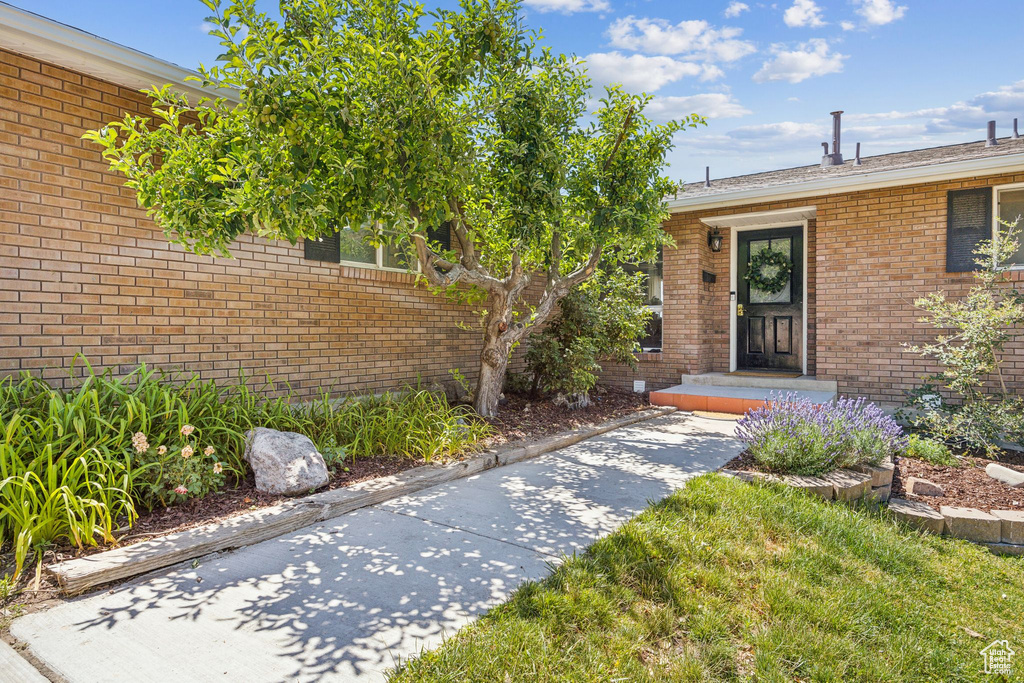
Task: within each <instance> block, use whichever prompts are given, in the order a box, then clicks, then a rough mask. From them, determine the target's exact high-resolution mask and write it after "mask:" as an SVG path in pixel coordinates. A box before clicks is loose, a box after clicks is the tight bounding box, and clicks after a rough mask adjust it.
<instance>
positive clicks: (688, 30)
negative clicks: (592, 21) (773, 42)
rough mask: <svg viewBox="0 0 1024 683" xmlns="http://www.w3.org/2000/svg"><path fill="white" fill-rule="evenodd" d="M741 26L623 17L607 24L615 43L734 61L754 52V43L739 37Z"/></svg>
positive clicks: (641, 49)
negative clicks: (719, 26)
mask: <svg viewBox="0 0 1024 683" xmlns="http://www.w3.org/2000/svg"><path fill="white" fill-rule="evenodd" d="M742 33H743V30H742V29H738V28H732V27H728V26H726V27H723V28H721V29H718V28H714V27H713V26H711V25H710V24H708V22H706V21H703V20H691V21H680V22H679V23H678V24H671V23H669V22H668V21H665V20H664V19H653V18H648V17H634V16H632V15H631V16H628V17H622V18H621V19H616V20H615V21H614V22H612V25H611V26H609V27H608V32H607V35H608V38H609V40H610V41H611V44H612V45H613V46H614V47H617V48H620V49H623V50H632V51H634V52H643V53H645V54H650V55H688V56H692V57H695V58H698V59H701V60H704V61H710V62H732V61H735V60H737V59H740V58H741V57H745V56H747V55H749V54H750V53H752V52H754V51H755V50H756V48H755V47H754V44H753V43H751V42H749V41H746V40H740V39H739V36H740V35H741V34H742Z"/></svg>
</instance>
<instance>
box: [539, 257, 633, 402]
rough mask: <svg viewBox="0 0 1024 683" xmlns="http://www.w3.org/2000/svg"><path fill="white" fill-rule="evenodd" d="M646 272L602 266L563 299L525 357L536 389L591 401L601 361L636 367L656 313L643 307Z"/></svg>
mask: <svg viewBox="0 0 1024 683" xmlns="http://www.w3.org/2000/svg"><path fill="white" fill-rule="evenodd" d="M644 278H645V276H644V274H643V273H635V274H627V273H626V272H624V271H623V270H621V269H620V268H613V269H599V270H598V273H597V274H596V275H595V276H594V277H592V278H590V279H589V280H586V281H585V282H583V283H581V284H579V285H577V286H576V287H574V288H573V289H572V291H571V292H569V294H568V295H567V296H566V297H565V298H563V299H562V300H561V301H560V302H559V303H558V305H559V309H560V311H559V315H558V316H557V317H556V318H554V319H553V320H551V321H550V322H549V323H548V324H547V326H546V327H545V328H544V329H543V330H541V331H539V332H534V333H533V334H531V335H530V340H529V344H530V348H529V349H528V350H527V352H526V363H527V367H528V369H529V371H530V372H531V373H533V376H534V389H535V390H536V389H537V388H538V387H539V388H543V389H544V390H545V391H554V392H557V393H558V397H559V399H560V400H563V401H566V402H567V403H568V404H569V405H571V406H574V407H584V406H587V405H589V404H590V390H591V389H593V388H594V385H596V384H597V379H598V373H599V372H601V364H600V362H599V361H601V360H603V359H609V360H613V361H615V362H618V363H623V364H626V365H629V366H630V367H632V368H636V358H635V357H634V356H633V354H634V353H635V352H636V351H637V350H639V346H640V345H639V344H638V343H637V341H636V340H637V339H638V338H639V337H640V336H641V335H642V334H643V331H644V328H645V327H646V325H647V321H648V320H649V319H650V317H651V311H650V309H648V308H646V307H644V305H643V303H644V294H645V292H644Z"/></svg>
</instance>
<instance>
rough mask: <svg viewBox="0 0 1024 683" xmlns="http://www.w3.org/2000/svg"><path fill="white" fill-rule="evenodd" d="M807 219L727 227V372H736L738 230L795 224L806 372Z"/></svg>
mask: <svg viewBox="0 0 1024 683" xmlns="http://www.w3.org/2000/svg"><path fill="white" fill-rule="evenodd" d="M807 223H808V221H807V219H806V218H805V219H803V220H796V221H781V222H775V223H761V224H758V225H744V226H742V227H731V228H729V372H736V370H737V363H736V355H737V349H736V327H737V318H736V303H737V300H738V299H739V287H738V286H737V284H738V283H737V279H738V277H739V274H738V273H737V272H736V259H737V256H738V255H739V245H737V243H736V242H737V238H738V237H739V233H740V232H746V231H748V230H771V229H772V228H793V227H797V226H802V227H803V245H804V246H803V252H804V253H803V273H804V286H803V318H804V320H803V323H804V324H803V344H802V346H803V358H802V359H801V363H802V372H803V373H804V374H805V375H806V374H807V356H808V355H809V351H810V349H808V348H807V299H808V298H809V297H808V291H807V289H808V282H807Z"/></svg>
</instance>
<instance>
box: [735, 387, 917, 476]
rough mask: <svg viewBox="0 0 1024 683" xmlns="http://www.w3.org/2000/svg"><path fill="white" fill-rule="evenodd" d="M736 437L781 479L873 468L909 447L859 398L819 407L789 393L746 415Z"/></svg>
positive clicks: (885, 419)
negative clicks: (852, 468) (783, 476)
mask: <svg viewBox="0 0 1024 683" xmlns="http://www.w3.org/2000/svg"><path fill="white" fill-rule="evenodd" d="M736 436H737V437H738V438H739V439H740V440H741V441H743V442H744V443H746V444H747V450H748V452H749V453H750V454H751V456H753V458H754V459H755V460H756V461H757V462H758V463H759V464H760V465H761V466H762V467H764V468H765V469H766V470H769V471H771V472H779V473H785V474H805V475H813V474H823V473H825V472H829V471H831V470H834V469H837V468H840V467H850V466H852V465H858V464H872V465H874V464H878V463H879V462H881V461H882V460H884V459H885V458H886V456H890V455H894V454H896V453H898V452H900V451H902V450H903V449H904V448H906V445H907V440H906V437H905V436H904V434H903V430H902V429H901V428H900V426H899V424H897V423H896V421H895V420H893V419H892V418H891V417H889V416H888V415H886V414H885V413H884V412H883V411H882V409H881V408H879V407H878V406H877V405H875V404H874V403H868V402H866V401H865V400H864V399H863V398H856V399H853V398H840V399H839V400H837V401H832V402H829V403H825V404H822V405H818V404H815V403H813V402H811V401H810V400H809V399H807V398H799V397H797V396H795V395H794V394H788V393H787V394H785V395H779V396H776V395H774V394H773V395H772V397H771V400H770V401H769V403H768V405H767V406H766V407H764V408H758V409H757V410H751V411H748V412H747V414H746V415H745V416H743V418H742V419H741V420H740V421H739V422H738V423H737V425H736Z"/></svg>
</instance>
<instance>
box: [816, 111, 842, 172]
mask: <svg viewBox="0 0 1024 683" xmlns="http://www.w3.org/2000/svg"><path fill="white" fill-rule="evenodd" d="M831 113H832V153H831V154H829V153H828V144H827V143H824V142H823V143H821V146H822V148H823V149H824V150H825V155H824V156H823V157H821V165H822V167H823V168H824V167H826V166H842V165H843V153H842V150H841V149H840V135H841V133H840V128H841V126H840V117H841V116H842V115H843V112H842V110H839V111H834V112H831Z"/></svg>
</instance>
